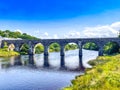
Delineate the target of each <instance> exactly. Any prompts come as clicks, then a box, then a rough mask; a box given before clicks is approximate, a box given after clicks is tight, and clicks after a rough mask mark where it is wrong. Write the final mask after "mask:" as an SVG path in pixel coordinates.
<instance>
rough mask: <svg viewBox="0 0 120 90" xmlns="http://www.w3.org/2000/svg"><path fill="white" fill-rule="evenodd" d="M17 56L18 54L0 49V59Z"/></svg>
mask: <svg viewBox="0 0 120 90" xmlns="http://www.w3.org/2000/svg"><path fill="white" fill-rule="evenodd" d="M17 55H20V54H19V53H18V52H15V51H6V50H5V49H4V48H3V49H0V57H9V56H17Z"/></svg>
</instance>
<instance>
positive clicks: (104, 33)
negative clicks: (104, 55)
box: [18, 22, 120, 39]
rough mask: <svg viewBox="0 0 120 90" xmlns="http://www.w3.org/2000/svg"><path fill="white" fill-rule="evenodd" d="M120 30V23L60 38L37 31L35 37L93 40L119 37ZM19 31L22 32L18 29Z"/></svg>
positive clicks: (74, 31) (88, 28)
mask: <svg viewBox="0 0 120 90" xmlns="http://www.w3.org/2000/svg"><path fill="white" fill-rule="evenodd" d="M119 30H120V22H115V23H112V24H110V25H101V26H100V25H99V26H94V27H85V28H84V29H83V30H82V31H81V28H78V29H77V30H70V31H69V32H67V33H65V34H63V36H61V37H58V34H59V33H57V34H53V35H49V33H48V32H44V33H42V32H40V31H39V30H37V31H35V35H34V36H37V37H39V38H42V39H50V38H53V39H58V38H91V37H117V36H118V31H119ZM18 31H20V30H19V29H18Z"/></svg>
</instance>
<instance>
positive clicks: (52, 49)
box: [49, 43, 60, 52]
mask: <svg viewBox="0 0 120 90" xmlns="http://www.w3.org/2000/svg"><path fill="white" fill-rule="evenodd" d="M59 51H60V45H59V44H58V43H52V44H51V45H50V47H49V52H59Z"/></svg>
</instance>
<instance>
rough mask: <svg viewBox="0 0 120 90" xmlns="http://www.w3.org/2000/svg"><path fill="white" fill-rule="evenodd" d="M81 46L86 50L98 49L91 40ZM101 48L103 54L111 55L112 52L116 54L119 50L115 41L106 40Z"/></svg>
mask: <svg viewBox="0 0 120 90" xmlns="http://www.w3.org/2000/svg"><path fill="white" fill-rule="evenodd" d="M83 48H84V49H87V50H96V51H98V50H99V47H98V46H97V45H96V44H95V43H92V42H88V43H86V44H85V45H84V46H83ZM103 50H104V54H107V55H112V54H116V53H119V52H120V51H119V45H118V44H117V43H115V42H108V43H107V44H105V45H104V48H103Z"/></svg>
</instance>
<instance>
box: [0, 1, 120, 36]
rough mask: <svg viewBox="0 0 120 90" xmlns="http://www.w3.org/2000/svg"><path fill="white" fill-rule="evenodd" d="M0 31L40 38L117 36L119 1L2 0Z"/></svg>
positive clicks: (118, 28) (0, 5)
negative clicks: (16, 32) (17, 32)
mask: <svg viewBox="0 0 120 90" xmlns="http://www.w3.org/2000/svg"><path fill="white" fill-rule="evenodd" d="M0 30H11V31H20V32H22V33H28V34H30V35H33V36H36V37H39V38H82V37H85V38H86V37H87V38H88V37H117V35H118V31H119V30H120V0H0Z"/></svg>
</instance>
